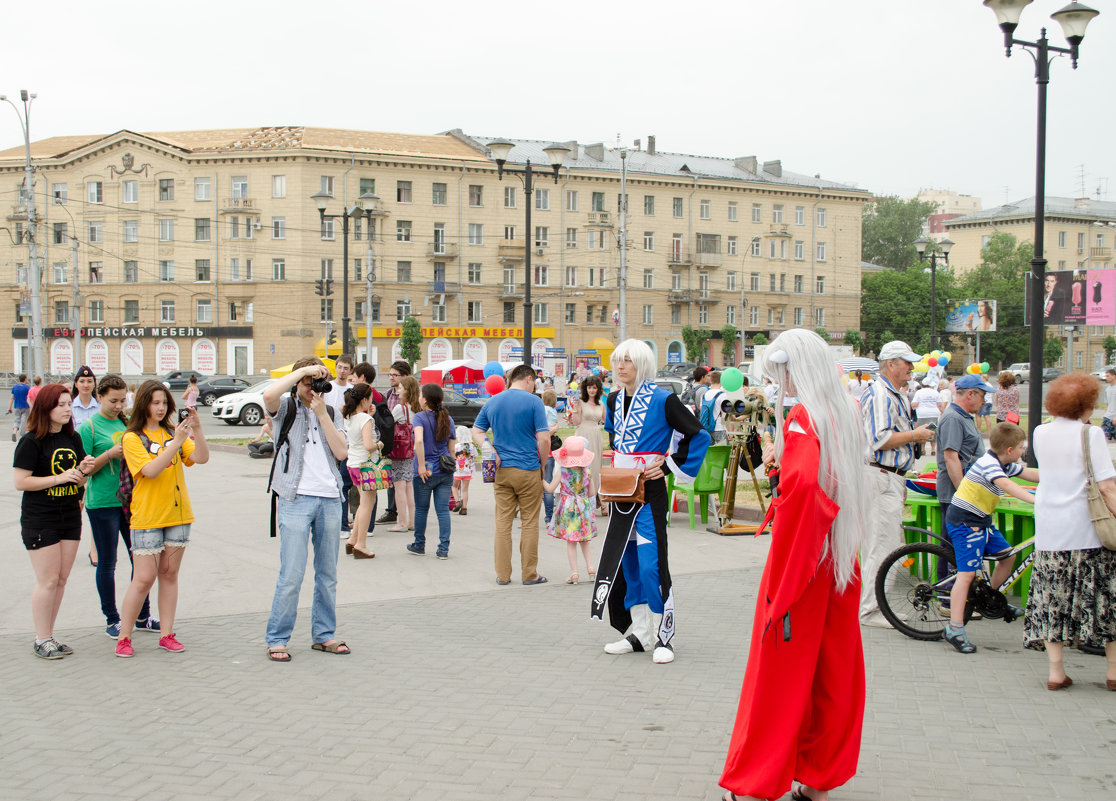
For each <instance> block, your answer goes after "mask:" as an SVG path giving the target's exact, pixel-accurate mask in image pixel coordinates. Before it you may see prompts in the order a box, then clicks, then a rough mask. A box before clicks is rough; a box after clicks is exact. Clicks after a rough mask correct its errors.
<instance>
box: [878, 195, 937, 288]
mask: <svg viewBox="0 0 1116 801" xmlns="http://www.w3.org/2000/svg"><path fill="white" fill-rule="evenodd" d="M934 209H935V204H933V203H930V202H928V201H923V200H914V199H911V200H904V199H902V198H900V197H895V196H889V197H878V198H876V200H875V202H873V203H866V204H865V206H864V216H863V218H862V220H861V245H860V253H861V258H862V259H863V260H864V261H868V262H871V263H872V264H879V265H880V266H882V267H890V268H891V269H893V270H906V269H907V268H908V267H910V266H911V265H913V264H915V263H917V262H918V251H917V250H916V249H915V246H914V242H915V240H916V239H918V238H919V236H921V235H922V226H923V223H925V222H926V220H927V219H929V217H930V215H931V214H933V213H934Z"/></svg>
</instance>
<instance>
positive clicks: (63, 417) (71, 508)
mask: <svg viewBox="0 0 1116 801" xmlns="http://www.w3.org/2000/svg"><path fill="white" fill-rule="evenodd" d="M72 401H73V396H72V395H71V394H70V390H69V389H67V388H66V387H64V386H62V385H61V384H47V385H46V386H45V387H43V388H42V390H40V392H39V394H38V396H37V397H36V398H35V403H34V405H33V406H32V407H31V413H30V414H29V415H28V418H27V433H26V434H24V435H23V438H22V439H21V440H20V441H19V444H18V445H16V450H15V457H14V458H13V460H12V467H13V470H12V472H13V474H14V483H15V488H16V489H17V490H19V491H20V492H22V493H23V505H22V514H21V515H20V526H21V528H22V530H23V531H22V533H23V547H25V548H26V549H27V554H28V556H30V558H31V568H32V569H33V570H34V571H35V589H34V590H32V591H31V616H32V618H33V619H34V621H35V643H34V645H33V646H32V651H33V652H34V654H35V656H38V657H41V658H43V659H61V658H62V657H63V656H68V655H70V654H72V653H73V652H74V651H73V649H72V648H70V647H69V646H68V645H63V644H62V643H60V642H58V641H57V640H56V639H54V621H55V620H56V619H57V617H58V608H59V606H61V604H62V593H63V592H64V591H65V589H66V580H67V579H68V578H69V576H70V569H71V568H72V567H73V566H74V557H75V556H77V551H78V543H79V542H80V541H81V497H82V493H83V491H84V490H83V488H84V487H85V481H86V477H87V476H88V474H89V473H90V471H92V469H93V461H94V460H93V457H92V456H86V455H85V449H84V448H83V447H82V444H81V437H79V436H78V435H77V433H76V432H75V431H74V424H73V420H72V419H71V418H72V414H73V412H72V411H71V404H72Z"/></svg>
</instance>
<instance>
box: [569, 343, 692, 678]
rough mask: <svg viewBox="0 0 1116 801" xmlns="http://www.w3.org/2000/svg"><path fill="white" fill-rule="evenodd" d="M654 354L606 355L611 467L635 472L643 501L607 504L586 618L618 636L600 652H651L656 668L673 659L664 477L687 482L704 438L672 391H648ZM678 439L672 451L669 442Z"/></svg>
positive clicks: (638, 350) (637, 346)
mask: <svg viewBox="0 0 1116 801" xmlns="http://www.w3.org/2000/svg"><path fill="white" fill-rule="evenodd" d="M656 367H657V365H656V364H655V356H654V354H653V353H652V352H651V348H650V347H648V346H647V344H646V343H644V342H641V341H640V340H637V339H627V340H624V341H623V342H621V343H620V345H619V346H617V348H616V350H615V351H613V353H612V368H613V371H614V375H615V378H616V383H617V385H618V387H619V388H618V389H617V390H616V391H615V392H613V393H612V394H611V395H609V397H608V402H607V403H606V404H605V421H604V427H605V431H607V432H608V434H609V437H610V438H611V441H612V451H613V454H614V455H613V466H614V467H642V468H643V471H644V472H643V476H644V502H643V503H613V504H612V512H611V515H610V517H609V521H608V533H607V534H606V535H605V541H604V547H603V548H602V550H601V561H600V565H599V566H598V568H597V579H596V583H595V584H594V586H593V605H592V609H591V612H590V614H591V616H592V617H595V618H597V619H598V620H601V619H603V617H604V611H605V608H606V607H607V608H608V618H609V623H611V625H612V627H613V628H615V629H616V630H617V631H620V632H621V633H623V634H624V635H625V636H624V638H623V639H621V640H618V641H616V642H612V643H609V644H608V645H606V646H605V653H609V654H630V653H633V652H635V651H648V650H653V654H652V658H653V659H654V661H655V662H658V663H665V662H672V661H674V648H673V646H672V645H671V639H672V638H673V637H674V593H673V591H672V590H671V582H670V565H669V562H668V560H667V529H666V522H667V489H666V474H667V473H670V474H672V475H673V476H674V483H675V484H692V483H693V481H694V478H695V477H696V476H697V473H698V470H699V468H700V467H701V463H702V461H703V460H704V459H705V452H706V451H707V450H708V449H709V443H710V437H709V432H707V431H706V430H705V429H704V428H702V427H701V423H699V422H698V419H697V418H696V417H694V414H693V412H691V411H690V410H689V409H687V408H686V407H685V406H683V405H682V401H680V400H679V399H678V396H677V395H675V394H674V393H673V392H669V391H668V390H665V389H660V388H659V387H657V386H655V384H654V383H653V382H652V379H654V377H655V370H656ZM676 434H677V435H680V436H681V439H679V440H678V442H677V444H675V445H674V447H673V450H672V448H671V444H672V443H673V442H674V440H675V439H676V438H677V436H676Z"/></svg>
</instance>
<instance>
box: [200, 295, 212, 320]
mask: <svg viewBox="0 0 1116 801" xmlns="http://www.w3.org/2000/svg"><path fill="white" fill-rule="evenodd" d="M197 321H198V322H199V323H212V322H213V301H212V300H209V299H208V298H198V301H197Z"/></svg>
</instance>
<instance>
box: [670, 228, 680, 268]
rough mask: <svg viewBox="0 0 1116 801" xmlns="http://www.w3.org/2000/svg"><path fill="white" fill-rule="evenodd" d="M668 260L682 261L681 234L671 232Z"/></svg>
mask: <svg viewBox="0 0 1116 801" xmlns="http://www.w3.org/2000/svg"><path fill="white" fill-rule="evenodd" d="M670 260H671V261H676V262H677V261H682V234H671V237H670Z"/></svg>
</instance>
